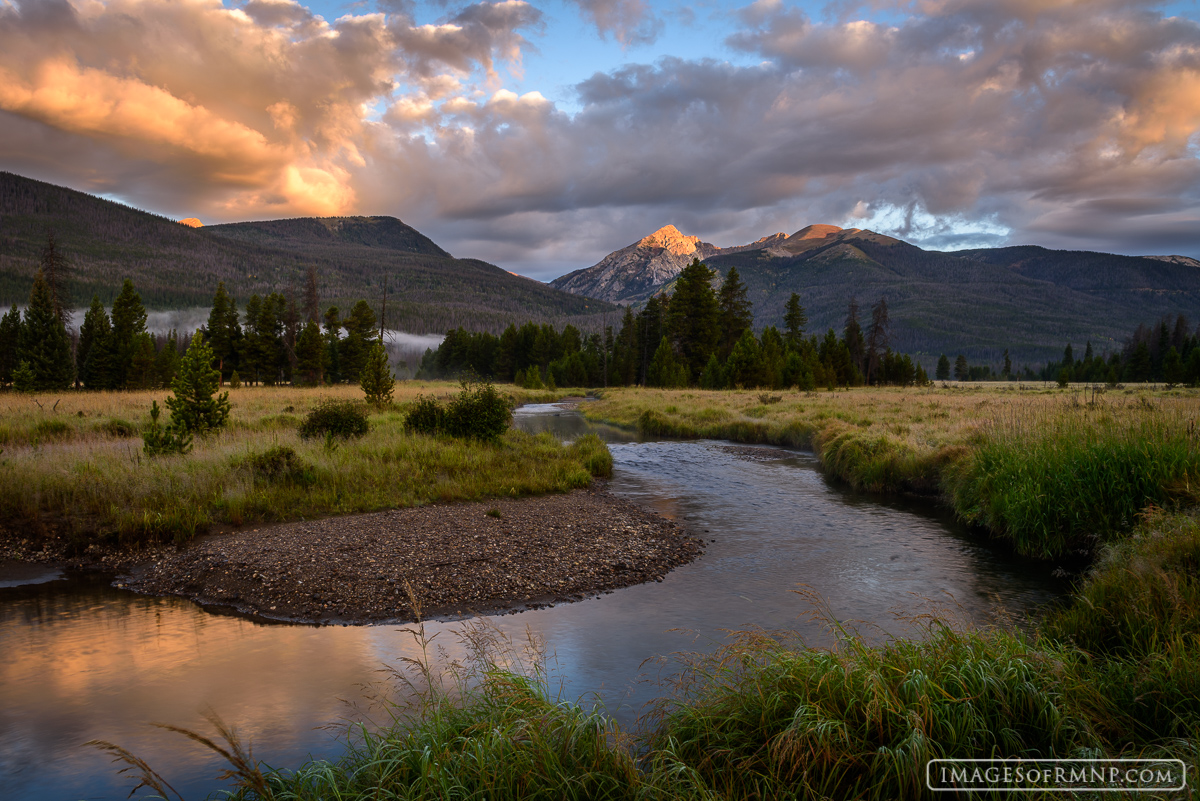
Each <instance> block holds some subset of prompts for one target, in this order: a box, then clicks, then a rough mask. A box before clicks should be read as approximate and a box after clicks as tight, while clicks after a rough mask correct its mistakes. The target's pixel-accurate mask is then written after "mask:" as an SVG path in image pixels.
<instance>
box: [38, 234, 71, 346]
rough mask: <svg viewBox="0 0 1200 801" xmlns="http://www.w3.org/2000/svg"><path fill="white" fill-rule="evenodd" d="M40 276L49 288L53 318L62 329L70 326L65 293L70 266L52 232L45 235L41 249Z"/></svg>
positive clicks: (67, 298)
mask: <svg viewBox="0 0 1200 801" xmlns="http://www.w3.org/2000/svg"><path fill="white" fill-rule="evenodd" d="M41 270H42V275H43V276H44V277H45V279H46V285H47V286H48V287H50V301H51V303H52V304H53V307H54V316H55V317H57V318H58V319H59V321H60V322H62V324H63V328H67V327H69V326H70V325H71V305H70V300H71V299H70V297H69V296H68V292H67V280H68V277H69V272H70V265H69V264H68V263H67V259H66V257H65V256H64V255H63V253H62V251H61V250H59V248H58V246H57V245H56V244H55V242H54V232H53V231H49V232H47V234H46V247H44V248H42V261H41Z"/></svg>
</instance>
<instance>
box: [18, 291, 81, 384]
mask: <svg viewBox="0 0 1200 801" xmlns="http://www.w3.org/2000/svg"><path fill="white" fill-rule="evenodd" d="M17 361H18V366H20V365H22V364H23V365H26V366H27V368H28V372H27V373H25V375H26V376H27V379H28V385H27V386H24V387H22V389H25V390H29V391H34V392H45V391H49V390H56V389H67V388H68V387H70V386H71V381H72V380H73V379H74V377H75V363H74V361H73V359H72V357H71V340H70V339H68V338H67V329H66V327H65V326H64V325H63V322H62V320H61V319H60V318H59V316H58V315H57V314H55V313H54V300H53V298H52V297H51V294H50V285H49V284H47V283H46V278H45V276H44V275H43V274H42V271H41V270H40V269H39V270H38V271H37V275H35V276H34V278H33V291H32V292H31V293H30V295H29V307H28V308H26V309H25V321H24V323H23V324H22V326H21V336H20V340H19V348H18V352H17Z"/></svg>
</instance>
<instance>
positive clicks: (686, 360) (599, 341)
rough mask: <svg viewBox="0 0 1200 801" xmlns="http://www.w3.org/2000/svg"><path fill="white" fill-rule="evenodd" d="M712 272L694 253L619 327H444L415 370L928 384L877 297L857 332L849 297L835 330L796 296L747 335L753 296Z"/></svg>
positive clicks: (712, 384) (527, 381)
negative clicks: (892, 332)
mask: <svg viewBox="0 0 1200 801" xmlns="http://www.w3.org/2000/svg"><path fill="white" fill-rule="evenodd" d="M715 278H716V273H715V272H714V271H712V270H710V269H709V268H708V267H707V266H706V265H705V264H704V263H703V262H701V261H699V260H698V259H694V260H693V261H692V263H691V264H689V265H688V266H687V267H685V268H684V269H683V271H682V272H681V273H680V274H679V277H678V278H677V280H676V282H675V286H674V292H673V293H672V294H671V295H669V296H668V295H657V296H654V297H652V298H650V299H649V300H648V301H647V302H646V305H645V306H644V307H643V308H642V309H641V311H639V312H638V313H637V314H634V312H633V310H632V309H630V308H626V309H625V313H624V316H623V318H622V320H621V322H620V325H619V326H618V327H616V329H615V331H614V326H607V325H606V326H605V327H604V333H603V335H601V334H593V335H591V336H587V337H585V336H583V335H581V334H580V332H579V330H578V329H576V328H575V327H574V326H571V325H567V326H565V327H564V328H563V329H562V331H556V330H555V329H554V328H553V326H550V325H541V326H538V325H536V324H534V323H526V324H525V325H523V326H521V327H520V328H518V327H516V326H515V325H514V326H509V327H508V329H506V330H505V331H504V332H503V333H502V334H500V335H499V336H495V335H492V334H488V333H471V332H468V331H465V330H463V329H461V328H459V329H455V330H452V331H449V332H448V333H447V334H446V338H445V339H444V340H443V341H442V344H441V346H440V347H438V348H437V349H436V350H434V349H430V350H429V351H427V352H426V354H425V357H424V358H423V359H422V361H421V367H420V370H419V371H418V373H417V376H418V377H419V378H448V377H452V376H455V375H459V374H461V373H463V372H465V371H471V372H474V373H475V374H477V375H479V376H482V377H486V378H491V379H493V380H496V381H514V382H516V383H518V384H521V385H522V386H526V387H537V386H542V385H545V384H550V385H553V386H600V385H605V386H608V385H620V386H629V385H634V384H637V385H643V386H651V387H683V386H700V387H702V388H705V389H725V388H731V387H746V388H750V387H769V388H775V389H779V388H783V387H791V386H797V387H800V388H801V389H806V390H807V389H814V388H816V387H818V386H825V387H838V386H842V387H845V386H859V385H863V384H872V385H879V384H890V385H898V386H911V385H918V384H926V383H928V376H927V375H926V374H925V371H924V369H923V368H922V367H921V366H920V365H918V364H915V363H914V362H913V360H912V359H911V357H909V356H907V355H902V354H897V353H894V352H893V351H892V349H891V347H890V346H889V344H888V310H887V301H886V300H885V299H884V298H880V299H879V301H878V302H877V303H876V304H875V305H874V306H873V307H872V308H871V316H870V321H869V322H868V323H867V327H866V329H865V330H864V328H863V324H862V321H861V320H860V310H859V306H858V304H857V302H856V301H855V300H854V299H851V301H850V305H849V308H848V310H847V315H846V322H845V326H844V327H843V330H842V333H841V335H840V336H839V335H838V333H837V332H836V331H834V330H833V329H832V328H830V329H829V330H828V331H827V332H826V333H825V334H824V335H823V336H818V335H817V334H810V333H809V332H808V331H807V326H808V317H807V315H806V313H805V310H804V306H803V305H802V304H801V302H800V297H799V296H798V295H797V294H795V293H793V294H792V296H791V298H790V299H789V300H788V303H787V308H786V314H785V316H784V328H783V330H782V331H781V330H779V329H777V328H776V327H775V326H767V327H766V328H764V329H763V331H762V333H761V334H759V335H756V334H755V333H754V330H753V322H754V314H753V304H752V303H751V302H750V300H749V298H748V297H747V290H746V285H745V284H744V283H743V282H742V280H741V276H740V275H739V274H738V271H737V268H731V269H730V270H729V273H728V275H727V276H726V277H725V280H724V281H723V282H722V283H721V284H720V286H719V287H718V288H716V289H714V287H713V284H714V279H715Z"/></svg>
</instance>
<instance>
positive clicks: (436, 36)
mask: <svg viewBox="0 0 1200 801" xmlns="http://www.w3.org/2000/svg"><path fill="white" fill-rule="evenodd" d="M580 2H581V8H582V9H583V11H584V13H585V15H589V19H591V20H592V21H593V22H594V24H595V25H596V26H597V30H598V31H600V32H601V34H602V35H605V36H613V37H614V38H616V39H617V40H618V41H621V42H623V43H625V44H637V43H638V42H640V41H650V40H651V39H652V38H653V36H654V35H655V31H657V30H658V28H656V27H655V25H658V24H659V23H657V22H656V20H657V17H655V15H654V13H653V9H652V8H651V7H650V6H648V5H643V4H641V3H640V2H639V1H638V0H612V1H611V2H600V1H597V2H583V0H580ZM367 7H368V6H366V5H363V6H362V7H357V6H356V8H357V9H358V10H356V11H355V12H354V13H351V14H348V15H346V16H344V17H341V18H339V19H337V20H335V21H333V22H329V21H326V20H325V19H323V18H321V17H319V16H316V15H314V14H312V13H311V12H310V11H309V10H308V9H307V8H305V7H304V6H303V5H301V4H298V3H296V2H292V0H250V2H243V3H241V4H240V5H238V6H236V7H233V6H229V7H227V6H225V5H223V4H222V3H220V2H218V1H217V0H170V1H168V0H108V2H106V3H100V2H83V0H80V2H79V3H78V4H77V5H72V4H70V3H68V2H65V0H43V1H42V2H27V3H23V4H21V5H19V6H18V5H15V4H11V3H10V4H0V166H3V167H5V168H7V169H14V170H16V171H18V172H22V171H27V172H34V173H36V174H38V176H39V177H45V178H47V179H50V180H58V181H60V182H63V183H68V184H71V185H73V186H76V187H78V188H82V189H91V190H93V191H101V192H105V193H107V194H110V195H117V196H120V197H122V198H123V199H126V200H128V201H129V202H133V203H144V204H145V205H149V206H150V207H152V208H154V209H156V210H161V211H164V212H167V213H173V214H175V216H200V217H202V218H204V219H206V220H213V221H217V220H228V219H245V218H248V217H260V218H261V217H268V216H274V217H280V216H288V215H297V214H342V213H368V214H387V213H390V214H395V215H396V216H400V217H402V218H404V219H406V220H407V221H408V222H409V223H410V224H414V225H416V226H417V227H418V228H420V229H421V230H422V231H423V232H425V233H426V234H428V235H430V236H432V237H433V238H434V239H435V240H437V241H439V243H441V244H442V245H443V246H444V247H446V248H448V249H449V250H450V251H451V252H454V253H456V254H458V255H470V256H478V257H481V258H485V259H489V260H491V261H495V262H499V263H502V264H504V265H505V266H510V267H513V266H515V267H518V268H519V269H521V270H522V271H525V272H528V273H531V274H537V275H538V276H539V277H549V276H551V275H553V274H555V273H557V272H562V271H564V270H566V269H570V268H574V267H578V266H586V265H587V264H591V263H594V262H595V261H597V260H599V258H600V257H602V256H603V255H604V254H605V253H607V252H608V251H610V250H613V249H615V248H618V247H622V246H624V245H627V244H629V243H631V242H633V241H635V240H636V239H638V238H640V237H641V236H643V235H645V234H646V233H648V232H649V231H652V230H654V229H656V228H658V227H660V226H661V225H664V224H666V223H674V224H676V225H677V226H679V227H680V228H681V229H683V230H685V231H687V232H688V233H697V234H700V235H701V236H703V237H704V238H705V239H707V240H709V241H712V242H714V243H716V244H719V245H730V244H742V243H745V242H748V241H752V240H754V239H757V238H759V237H760V236H762V235H763V234H766V233H772V232H775V231H794V230H796V229H797V228H799V227H801V226H803V225H805V224H808V223H813V222H833V223H840V224H854V223H855V220H858V221H860V222H861V221H862V220H869V221H871V224H872V225H877V226H879V227H884V226H890V227H891V228H890V230H891V231H893V232H905V235H907V236H910V237H912V238H914V239H916V240H918V241H922V242H926V243H928V244H933V245H939V246H953V245H954V243H956V242H964V241H971V242H975V241H988V242H995V241H999V240H1000V239H1002V238H1003V237H1004V236H1005V234H1006V232H1007V237H1008V240H1009V241H1012V242H1037V243H1043V244H1055V245H1059V246H1070V247H1094V248H1102V249H1112V250H1117V251H1124V252H1139V251H1140V252H1146V251H1153V252H1162V251H1165V250H1176V251H1182V252H1185V253H1189V254H1194V255H1200V225H1196V223H1197V222H1198V221H1200V161H1198V160H1197V153H1198V152H1200V150H1198V148H1200V140H1198V138H1197V131H1198V127H1200V26H1198V25H1197V24H1196V23H1195V22H1192V21H1190V20H1187V19H1184V18H1179V17H1165V16H1163V14H1162V13H1161V12H1160V11H1159V10H1158V9H1159V6H1157V5H1155V4H1153V3H1144V2H1140V3H1130V2H1124V1H1123V0H1122V1H1119V0H1088V2H1084V0H997V1H995V2H993V1H992V0H987V1H986V2H985V0H911V1H909V2H887V1H886V0H877V1H876V2H868V3H857V4H855V3H847V4H842V5H840V6H835V7H834V12H835V13H836V14H837V15H838V16H836V17H835V18H832V19H831V20H814V19H812V18H810V17H808V16H807V15H806V14H804V13H803V12H802V11H800V10H798V9H796V8H792V7H790V6H787V5H785V4H784V3H783V2H782V1H781V0H758V1H757V2H755V3H754V4H752V5H749V6H746V7H745V8H743V9H741V10H740V11H739V12H738V13H737V14H736V15H734V16H732V17H729V18H727V20H732V28H731V29H730V31H729V33H728V36H727V39H726V44H727V46H728V47H729V48H731V49H732V50H733V51H735V52H736V53H738V59H737V60H736V61H735V62H730V61H723V60H717V59H685V58H677V57H663V58H660V59H658V60H657V61H655V62H654V63H649V64H646V63H624V64H619V65H616V66H612V67H611V68H606V69H602V70H600V71H597V72H596V73H595V74H594V75H592V76H591V77H589V78H587V79H586V80H584V81H582V82H580V83H579V84H578V85H577V86H575V87H574V93H575V101H576V102H575V103H573V104H572V109H573V110H572V111H571V113H567V111H565V110H564V108H563V107H560V106H559V105H557V104H556V103H554V102H551V101H550V100H547V98H546V97H545V96H544V95H543V94H542V93H539V92H537V91H524V92H522V93H520V94H518V93H516V92H513V91H511V89H510V88H508V87H506V85H505V84H506V81H507V76H510V75H514V74H517V72H518V71H519V70H520V69H521V65H522V63H523V62H524V61H525V60H526V59H528V58H531V57H533V56H534V55H536V52H535V50H534V48H533V41H534V40H533V38H532V37H534V36H536V35H539V34H541V33H542V32H544V31H545V30H546V26H547V24H548V19H549V18H548V17H547V16H546V15H544V14H543V12H542V11H541V10H540V8H539V7H538V5H536V4H535V3H534V2H525V0H501V1H500V2H478V3H473V4H468V5H465V6H459V7H453V8H450V9H449V10H448V11H447V13H446V15H445V16H444V17H443V18H441V19H440V20H438V21H436V22H434V23H430V24H421V25H418V24H416V22H415V21H414V19H413V15H412V6H411V5H410V4H408V3H407V2H393V1H392V0H387V1H386V2H376V3H375V4H374V5H372V6H370V8H379V9H381V10H380V11H379V12H377V13H374V12H373V13H366V12H365V11H364V10H363V9H364V8H367ZM864 14H865V18H858V17H860V16H864ZM647 26H649V27H647ZM639 37H640V38H639Z"/></svg>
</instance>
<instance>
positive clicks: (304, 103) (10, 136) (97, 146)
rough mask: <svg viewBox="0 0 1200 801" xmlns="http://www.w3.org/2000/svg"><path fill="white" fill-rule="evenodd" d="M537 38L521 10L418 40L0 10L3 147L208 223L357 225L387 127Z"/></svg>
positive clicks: (232, 16)
mask: <svg viewBox="0 0 1200 801" xmlns="http://www.w3.org/2000/svg"><path fill="white" fill-rule="evenodd" d="M539 20H540V12H538V11H537V10H536V9H534V8H532V7H531V6H529V5H528V4H527V3H525V2H522V1H521V0H502V1H501V2H494V3H493V2H483V3H476V4H473V5H468V6H467V7H465V8H463V9H461V10H459V11H458V12H457V13H456V15H455V16H454V17H453V18H452V19H451V20H449V21H448V22H447V23H446V24H445V25H441V26H420V27H414V26H413V25H412V23H411V20H410V19H409V18H407V17H406V16H404V15H402V14H393V15H391V16H385V15H384V14H382V13H370V14H358V15H347V16H344V17H342V18H339V19H338V20H337V21H336V22H333V23H329V22H326V21H325V20H324V19H322V18H321V17H318V16H316V15H314V14H313V13H311V11H309V10H308V9H307V8H305V7H304V6H302V5H301V4H299V3H297V2H293V0H250V1H249V2H245V3H241V4H240V5H238V6H236V7H227V6H225V5H224V4H222V3H221V2H219V1H218V0H108V2H105V3H100V2H79V3H78V4H76V5H72V4H71V3H68V2H65V0H43V1H42V2H25V3H22V4H19V5H17V4H0V141H2V140H8V141H9V142H10V143H11V142H14V141H19V142H20V150H17V149H16V147H15V146H10V147H3V146H0V154H2V155H3V158H4V159H5V166H6V167H9V168H11V169H16V170H17V171H22V170H23V169H25V170H27V171H30V172H35V173H37V174H38V175H39V177H46V178H48V179H51V180H59V181H62V182H66V183H70V184H71V185H73V186H77V187H78V188H83V189H92V190H93V191H110V192H111V191H112V189H113V187H114V186H115V187H119V191H120V192H121V194H122V196H123V197H125V198H127V199H128V200H130V201H131V202H135V203H136V202H139V201H142V200H152V201H153V202H154V205H155V207H156V208H157V209H162V210H165V211H177V212H179V213H186V214H187V215H197V214H198V215H201V216H203V217H205V218H206V219H214V220H220V219H238V218H244V217H246V216H285V215H297V214H302V215H307V214H313V215H333V214H345V213H352V212H354V211H355V210H357V209H358V207H359V198H358V192H357V190H356V187H355V183H356V181H357V180H358V175H357V174H358V173H359V172H360V171H363V170H368V169H369V165H368V159H370V158H371V148H372V146H373V141H374V139H375V137H377V136H378V135H379V134H380V132H381V130H386V128H381V127H380V126H381V122H380V120H379V118H378V116H377V109H379V108H384V109H386V108H387V107H388V106H390V105H392V104H398V116H397V117H396V119H398V120H399V119H403V118H405V117H406V116H407V118H410V119H411V118H413V116H414V111H415V110H417V109H419V108H420V106H421V104H422V102H425V103H428V102H429V101H430V100H431V99H432V100H436V99H440V98H443V97H445V96H446V95H447V94H451V93H453V92H455V91H459V90H462V89H463V88H464V87H463V81H465V80H468V79H469V78H470V77H471V76H472V74H473V73H476V72H478V73H480V74H483V75H491V76H494V75H495V71H496V68H497V65H499V64H502V63H510V62H516V61H519V59H520V57H521V50H522V47H523V46H524V45H525V40H524V39H523V38H522V36H521V35H520V34H519V33H518V32H517V28H520V27H522V26H529V27H536V26H537V25H538V24H539ZM427 29H428V30H427ZM455 76H457V77H455ZM401 87H407V88H406V89H402V88H401ZM405 103H407V107H406V106H405V105H404V104H405ZM405 108H407V111H408V113H407V115H406V114H404V113H400V112H402V111H404V109H405ZM416 116H417V117H418V118H419V117H420V115H419V113H418V114H416ZM31 123H32V124H35V125H37V126H41V128H42V130H43V131H44V132H45V133H44V135H43V138H44V139H45V142H46V144H45V145H43V146H42V147H38V146H37V145H36V144H33V145H32V146H31V142H34V141H36V139H37V137H36V135H34V136H31V135H30V128H29V126H30V124H31ZM64 136H65V137H67V139H66V140H65V141H66V142H67V143H69V144H66V145H65V146H64ZM164 205H165V206H166V208H165V209H164V208H163V207H164Z"/></svg>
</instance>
